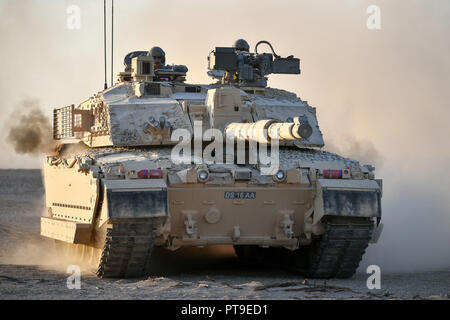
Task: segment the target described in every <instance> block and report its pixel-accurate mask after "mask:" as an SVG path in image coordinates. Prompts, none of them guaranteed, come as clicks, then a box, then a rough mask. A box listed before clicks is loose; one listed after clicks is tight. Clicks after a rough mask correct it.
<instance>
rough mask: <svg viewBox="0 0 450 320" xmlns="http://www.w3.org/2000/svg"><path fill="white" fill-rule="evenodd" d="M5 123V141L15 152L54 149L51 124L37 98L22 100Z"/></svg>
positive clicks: (45, 151)
mask: <svg viewBox="0 0 450 320" xmlns="http://www.w3.org/2000/svg"><path fill="white" fill-rule="evenodd" d="M7 123H8V135H7V137H6V141H7V142H8V143H9V144H11V145H12V146H13V148H14V151H15V152H16V153H18V154H32V155H39V154H43V153H48V152H51V151H52V150H53V149H54V147H55V143H54V142H53V134H52V125H51V123H50V121H49V117H47V116H46V115H45V114H44V112H43V111H42V109H41V108H40V107H39V102H38V101H37V100H25V101H23V102H22V103H21V104H20V105H18V106H17V107H16V111H15V112H13V113H12V114H11V116H10V118H9V120H8V121H7Z"/></svg>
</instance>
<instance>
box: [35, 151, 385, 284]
mask: <svg viewBox="0 0 450 320" xmlns="http://www.w3.org/2000/svg"><path fill="white" fill-rule="evenodd" d="M135 151H136V150H135ZM155 151H156V150H154V151H153V153H152V154H154V152H155ZM110 152H111V153H108V154H107V155H106V158H108V159H111V157H112V156H114V157H119V158H120V155H121V153H120V152H118V151H117V150H116V152H115V153H114V152H113V150H110ZM299 152H300V151H299ZM318 152H319V151H318ZM142 154H143V152H142V150H140V151H139V153H136V154H135V156H137V155H139V157H142ZM122 155H123V154H122ZM166 155H167V153H165V152H163V151H162V150H160V152H159V153H158V155H157V156H156V158H157V159H159V160H161V159H162V158H164V157H165V156H166ZM79 156H80V157H82V155H79ZM90 156H91V158H95V156H94V155H93V154H90ZM316 156H317V155H316ZM102 157H103V159H104V158H105V154H100V155H97V160H100V159H102ZM127 159H128V160H127V161H128V162H127V161H121V163H120V164H121V167H122V166H123V167H125V168H126V167H133V165H134V166H135V165H136V163H135V162H133V159H134V158H133V157H132V156H130V155H128V158H127ZM113 160H114V161H112V160H111V161H110V162H108V163H106V162H105V161H104V162H103V163H102V164H101V166H99V167H96V166H91V167H90V168H89V169H87V168H86V166H83V163H82V161H79V162H77V164H74V165H72V166H71V163H67V164H62V163H60V164H54V163H46V164H45V165H44V182H45V188H46V203H47V207H48V214H47V216H46V217H43V218H42V223H41V234H42V235H43V236H45V237H48V238H52V239H55V241H56V242H58V243H59V244H61V243H62V242H63V243H65V245H64V246H62V247H64V248H65V250H68V251H72V255H73V257H74V258H77V259H80V260H84V261H88V263H89V264H90V265H91V266H92V267H93V268H94V269H95V270H96V273H97V275H98V276H100V277H136V276H142V275H145V274H147V273H148V270H149V263H150V261H151V253H152V249H153V247H154V246H159V247H165V248H167V249H169V250H176V249H178V248H180V247H183V246H207V245H217V244H224V245H233V246H235V248H236V253H237V255H238V256H239V257H240V258H241V260H242V261H244V262H249V261H260V260H261V259H263V260H264V259H266V260H267V262H270V261H274V260H273V257H276V256H280V255H281V257H282V259H276V261H291V262H290V263H289V264H288V265H290V266H291V267H292V266H293V269H294V270H295V271H299V272H301V273H303V274H307V275H309V276H311V277H337V276H349V275H351V274H352V272H350V271H349V270H350V269H351V270H353V272H354V271H355V270H356V267H357V266H358V263H359V261H360V259H361V257H362V254H363V253H364V250H365V248H366V247H367V245H368V243H369V241H370V240H371V238H372V231H373V228H374V223H375V221H376V220H377V219H378V220H379V218H380V216H381V208H380V197H381V189H380V187H379V184H378V183H377V182H376V181H374V180H369V179H359V180H354V179H347V180H342V179H339V180H338V179H323V177H322V178H316V179H315V180H313V179H309V178H308V179H302V176H301V175H300V176H299V177H297V178H298V179H294V178H292V176H291V178H290V179H291V180H289V179H286V180H285V181H284V182H283V183H275V182H274V181H273V180H272V179H271V177H269V178H270V179H268V177H255V176H253V177H252V178H251V179H249V180H248V181H240V180H236V179H235V180H233V179H232V180H230V179H228V180H227V179H221V180H220V183H219V181H218V180H217V177H218V176H220V177H222V178H223V176H224V175H227V174H225V173H224V172H223V170H222V172H218V173H217V172H215V171H214V168H213V167H210V171H211V173H210V175H211V177H210V179H209V181H208V183H204V182H201V181H195V182H194V181H190V183H184V182H183V181H182V179H179V175H178V174H177V173H179V172H180V171H182V169H183V168H184V167H180V166H178V167H176V166H173V167H171V168H170V169H166V171H165V174H164V175H161V176H160V177H154V178H144V179H139V178H134V179H131V178H130V176H127V174H122V175H121V172H120V170H119V171H118V172H117V174H116V175H111V174H109V175H108V174H106V172H108V169H107V168H108V165H111V164H114V165H116V162H115V161H116V160H117V159H116V158H113ZM134 160H135V159H134ZM125 170H126V169H125ZM241 170H242V168H241ZM248 170H250V167H249V168H248ZM109 171H111V170H109ZM161 172H162V171H161ZM300 172H301V171H300ZM230 176H231V174H230ZM134 177H135V176H134ZM255 179H256V180H255ZM264 179H266V180H264ZM268 180H270V181H268ZM255 181H256V182H259V183H255ZM261 181H263V182H264V181H265V183H261ZM342 218H345V219H346V220H336V219H342ZM336 221H338V222H336ZM342 221H344V223H342ZM339 223H340V225H339ZM355 223H356V224H355ZM362 225H363V227H361V226H362ZM333 228H337V230H343V232H342V233H340V232H338V231H334V230H333ZM339 228H341V229H339ZM342 228H344V229H342ZM353 228H356V229H355V231H352V230H353ZM358 228H359V229H361V228H362V229H364V230H363V231H364V232H363V231H361V230H362V229H361V230H359V229H358ZM358 230H359V231H358ZM336 233H337V234H338V237H337V238H336V237H335V236H336ZM329 248H332V249H329ZM314 250H315V251H314ZM342 250H344V251H345V250H347V251H346V252H353V254H350V255H349V259H350V260H351V261H350V262H346V261H344V262H342V261H341V262H339V261H338V260H336V261H335V263H343V264H344V265H345V267H342V268H336V266H335V265H333V266H330V265H328V264H329V263H331V262H330V261H334V260H333V255H339V254H341V251H342ZM312 252H314V253H312ZM329 252H332V253H329ZM327 254H331V256H327ZM312 256H314V257H315V258H311V257H312ZM255 257H257V258H255ZM270 257H272V258H270ZM319 257H321V258H319ZM305 259H307V260H306V261H307V262H305ZM321 259H322V260H321ZM292 261H294V262H292ZM323 261H327V262H323ZM305 263H306V264H307V265H308V267H305V266H304V265H305ZM327 263H328V264H327ZM325 269H326V270H328V271H323V270H325ZM341 269H342V270H341ZM320 270H322V271H320ZM336 270H338V271H336ZM339 270H341V271H339Z"/></svg>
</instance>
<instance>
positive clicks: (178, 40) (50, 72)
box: [0, 0, 450, 272]
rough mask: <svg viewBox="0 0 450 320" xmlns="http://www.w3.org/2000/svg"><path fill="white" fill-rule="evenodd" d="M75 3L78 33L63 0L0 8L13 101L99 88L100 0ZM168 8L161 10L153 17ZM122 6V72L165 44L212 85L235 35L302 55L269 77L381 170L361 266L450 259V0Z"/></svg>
mask: <svg viewBox="0 0 450 320" xmlns="http://www.w3.org/2000/svg"><path fill="white" fill-rule="evenodd" d="M70 4H75V5H79V6H80V8H81V12H82V21H81V23H82V24H81V26H82V27H81V29H80V30H68V29H67V28H66V18H67V15H66V11H65V10H66V7H67V2H64V1H61V2H56V1H48V2H43V1H32V0H27V1H4V2H2V3H1V4H0V40H1V42H2V44H3V45H2V48H1V50H0V60H1V61H5V62H8V63H5V64H4V65H3V66H2V68H3V72H4V74H7V75H14V77H15V80H16V81H15V82H14V83H11V82H10V81H2V82H1V83H0V94H1V95H2V104H3V105H7V106H14V105H15V104H16V103H17V101H20V98H18V97H23V96H26V94H29V95H30V96H33V97H38V98H39V100H40V101H41V102H42V105H43V106H46V108H47V109H46V110H48V114H50V110H51V109H50V108H51V106H56V107H58V106H64V105H68V104H71V103H78V102H80V101H83V99H85V98H87V97H88V96H89V95H91V94H92V93H95V92H98V91H99V90H101V89H102V88H101V87H102V84H103V76H104V75H103V48H102V44H103V43H102V41H101V39H102V18H101V17H102V12H103V11H102V3H101V2H86V1H77V0H74V1H71V3H70ZM372 4H376V5H379V6H380V9H381V21H382V22H381V29H380V30H368V29H367V27H366V20H367V17H368V15H367V13H366V9H367V7H368V6H369V5H372ZM161 8H164V12H165V14H164V15H158V14H152V13H153V12H154V11H155V10H160V9H161ZM267 8H270V10H268V9H267ZM115 13H116V19H115V21H116V26H117V28H115V30H116V36H115V39H116V41H115V50H116V51H115V57H117V59H115V61H114V69H115V70H116V71H120V70H122V69H123V65H122V61H121V60H122V59H121V58H119V57H123V56H124V55H125V54H127V53H128V52H130V51H133V50H148V49H149V48H151V47H152V46H153V45H159V46H161V47H163V48H164V50H165V51H166V53H167V62H168V63H175V64H186V65H187V66H188V68H189V73H188V81H189V82H192V83H208V82H210V81H211V80H210V79H209V78H208V77H207V76H206V75H205V72H206V56H207V54H208V53H209V52H210V51H211V50H212V49H214V47H215V46H230V45H231V44H232V43H233V42H234V40H236V39H238V38H245V39H246V40H247V41H248V42H249V43H250V46H251V48H252V49H253V47H254V45H255V44H256V42H257V41H259V40H268V41H270V42H271V43H272V44H273V46H274V49H275V50H276V52H277V53H278V54H280V55H282V56H287V55H290V54H294V56H296V57H299V58H300V59H301V69H302V74H301V75H300V76H298V77H297V76H295V77H294V76H289V75H286V76H285V75H271V76H269V85H270V86H271V87H275V88H283V89H286V90H290V91H293V92H295V93H297V94H298V95H299V96H300V97H301V98H302V99H304V100H308V102H309V104H310V105H312V106H314V107H316V108H317V115H318V120H319V124H320V128H321V130H322V132H323V134H324V138H325V142H326V143H327V147H326V148H327V149H328V150H330V151H333V152H337V153H339V154H341V155H342V156H347V157H354V158H355V159H357V160H359V161H360V162H361V163H368V164H373V165H375V167H377V171H376V175H377V178H383V179H384V183H383V185H384V190H383V199H382V206H383V218H382V222H383V223H384V225H385V227H384V231H383V234H382V236H381V239H380V242H379V243H378V244H375V245H371V246H370V247H369V249H368V251H367V254H366V256H365V258H364V260H363V263H362V270H364V268H365V266H366V265H368V264H378V265H380V266H381V267H382V271H383V270H388V271H399V272H407V271H417V270H430V269H433V268H448V267H449V266H450V254H449V253H448V252H449V251H448V247H449V245H450V232H449V230H450V214H449V212H450V197H449V196H448V190H449V189H450V150H449V148H448V137H449V136H450V126H449V125H448V119H449V118H450V108H449V107H448V101H450V91H449V90H448V83H450V60H449V59H448V56H449V52H450V37H449V30H450V2H449V1H447V0H436V1H426V0H411V1H400V0H396V1H393V0H388V1H387V0H377V1H375V3H374V1H372V0H361V1H333V0H324V1H320V2H319V1H300V0H299V1H287V0H280V1H277V2H276V3H274V2H273V1H271V0H261V1H259V2H258V5H257V6H255V5H254V2H252V1H239V0H230V1H228V2H227V3H226V4H224V3H221V2H211V1H201V0H196V1H189V2H183V1H170V2H169V1H160V0H159V1H156V2H146V1H135V2H133V5H130V4H129V3H128V2H120V1H118V2H117V3H116V7H115ZM130 17H133V21H134V22H135V23H128V21H129V19H130ZM149 17H151V19H149ZM223 17H227V19H224V18H223ZM167 21H171V24H170V27H169V26H167ZM230 21H232V22H230ZM235 22H239V23H235ZM186 23H188V24H189V26H190V27H189V28H185V24H186ZM199 32H200V33H201V34H202V37H198V36H197V35H198V34H199ZM19 40H20V41H19ZM44 44H45V45H44ZM108 51H109V48H108ZM30 52H33V59H27V58H28V57H29V53H30ZM108 65H109V61H108ZM43 70H44V72H43ZM61 71H63V72H61ZM109 78H110V75H108V79H109ZM68 83H70V84H72V85H68ZM15 84H20V85H15ZM45 113H47V112H45ZM4 114H5V113H4ZM5 118H6V117H5ZM2 120H5V119H2ZM8 127H9V124H8ZM2 140H4V139H2ZM2 142H3V141H2ZM0 147H2V145H1V144H0ZM8 147H9V146H8ZM27 150H29V147H27ZM22 159H25V157H24V158H19V157H17V156H15V155H11V154H4V155H3V156H2V157H0V165H2V166H3V167H11V166H14V165H15V166H19V165H20V166H26V165H28V164H29V163H32V162H33V161H34V162H33V163H35V164H36V166H37V163H38V162H37V161H36V158H26V161H24V160H22Z"/></svg>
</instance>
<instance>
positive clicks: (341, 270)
mask: <svg viewBox="0 0 450 320" xmlns="http://www.w3.org/2000/svg"><path fill="white" fill-rule="evenodd" d="M326 225H327V231H326V233H325V234H323V235H321V236H320V237H318V238H316V239H314V240H313V243H312V244H311V245H309V246H307V247H300V249H298V250H295V251H290V250H287V249H284V248H268V249H263V248H260V247H258V246H242V248H240V247H241V246H235V252H236V254H237V256H238V257H239V259H240V260H241V261H242V262H243V263H244V264H247V265H253V266H258V265H260V264H261V263H264V264H266V265H270V266H273V267H276V268H282V269H287V270H289V271H293V272H296V273H300V274H302V275H305V276H306V277H308V278H349V277H351V276H352V275H353V274H354V273H355V272H356V269H357V268H358V266H359V263H360V262H361V259H362V256H363V254H364V252H365V250H366V248H367V246H368V244H369V241H370V239H371V237H372V232H373V222H372V221H371V220H369V219H367V218H359V217H330V218H329V219H328V221H327V222H326ZM244 247H246V248H244Z"/></svg>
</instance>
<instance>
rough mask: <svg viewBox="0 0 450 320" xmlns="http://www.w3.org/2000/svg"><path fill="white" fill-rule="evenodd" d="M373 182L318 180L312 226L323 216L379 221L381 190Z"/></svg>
mask: <svg viewBox="0 0 450 320" xmlns="http://www.w3.org/2000/svg"><path fill="white" fill-rule="evenodd" d="M380 185H381V184H379V183H378V182H377V181H375V180H344V179H318V180H317V192H316V197H315V200H314V215H313V224H316V223H318V222H319V221H320V220H322V218H323V217H325V216H344V217H367V218H372V217H374V218H377V224H378V223H379V221H380V219H381V188H380Z"/></svg>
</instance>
